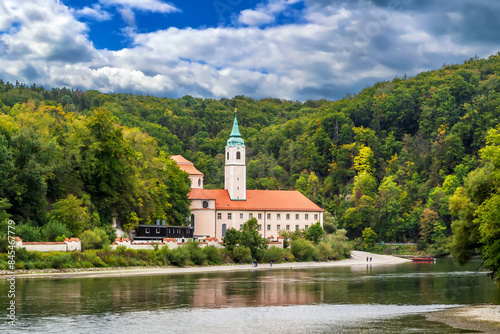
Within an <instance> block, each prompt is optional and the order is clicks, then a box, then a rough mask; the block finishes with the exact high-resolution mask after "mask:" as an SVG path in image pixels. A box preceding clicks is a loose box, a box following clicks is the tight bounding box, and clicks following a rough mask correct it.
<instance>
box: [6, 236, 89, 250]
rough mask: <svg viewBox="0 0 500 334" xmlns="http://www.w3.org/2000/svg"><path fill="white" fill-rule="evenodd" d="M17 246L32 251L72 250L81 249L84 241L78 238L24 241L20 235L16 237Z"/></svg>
mask: <svg viewBox="0 0 500 334" xmlns="http://www.w3.org/2000/svg"><path fill="white" fill-rule="evenodd" d="M15 240H16V247H17V248H25V249H26V250H27V251H30V252H35V251H36V252H52V251H54V252H71V251H81V250H82V243H81V241H80V239H78V238H66V239H64V241H59V242H57V241H55V242H23V240H22V239H21V238H19V237H15Z"/></svg>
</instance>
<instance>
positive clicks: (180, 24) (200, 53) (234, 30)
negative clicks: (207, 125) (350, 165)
mask: <svg viewBox="0 0 500 334" xmlns="http://www.w3.org/2000/svg"><path fill="white" fill-rule="evenodd" d="M498 17H500V3H499V2H497V1H490V0H455V1H434V0H346V1H337V0H261V1H259V0H257V1H251V0H183V1H177V0H172V1H162V0H90V1H81V0H80V1H78V0H59V1H58V0H23V1H18V0H3V1H2V3H1V4H0V61H1V64H2V66H0V78H1V79H3V80H4V81H11V82H15V81H16V80H18V81H19V82H23V83H26V84H31V83H36V84H37V85H43V86H44V87H47V88H50V87H62V86H65V87H71V88H75V89H76V88H78V89H82V90H89V89H97V90H99V91H102V92H106V93H110V92H125V93H137V94H150V95H155V96H166V97H180V96H184V95H192V96H197V97H207V98H221V97H229V98H230V97H233V96H235V95H246V96H250V97H254V98H263V97H277V98H282V99H289V100H301V101H304V100H308V99H321V98H325V99H330V100H334V99H338V98H342V97H344V96H345V95H346V94H347V93H356V92H359V91H360V90H361V89H363V88H364V87H366V86H369V85H372V84H374V83H376V82H378V81H383V80H390V79H392V78H394V77H396V76H399V77H401V76H403V75H405V74H406V75H410V76H411V75H415V74H417V73H419V72H421V71H426V70H432V69H437V68H440V67H441V66H442V64H445V63H446V64H451V63H462V62H463V61H464V60H466V59H469V58H471V57H474V56H475V55H478V56H479V57H488V56H489V55H491V54H495V53H497V52H498V51H500V20H498Z"/></svg>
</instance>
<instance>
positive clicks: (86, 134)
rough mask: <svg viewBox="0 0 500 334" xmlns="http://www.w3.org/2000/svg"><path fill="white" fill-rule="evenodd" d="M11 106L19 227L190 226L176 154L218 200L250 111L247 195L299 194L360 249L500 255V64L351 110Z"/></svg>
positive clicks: (413, 86)
mask: <svg viewBox="0 0 500 334" xmlns="http://www.w3.org/2000/svg"><path fill="white" fill-rule="evenodd" d="M0 108H1V114H0V165H1V167H0V173H1V174H2V175H1V177H0V182H1V183H0V210H1V211H0V214H1V215H3V216H5V217H6V216H7V215H10V216H11V217H13V218H14V219H15V220H16V221H18V222H19V223H20V224H21V225H22V224H26V225H30V226H34V227H35V228H36V227H42V226H44V225H46V224H49V223H51V222H52V223H54V222H61V221H66V222H68V224H69V221H72V218H71V217H68V215H71V213H73V214H75V215H76V213H75V212H76V211H75V208H77V209H78V210H80V211H79V212H80V213H79V214H78V221H81V224H76V226H72V227H71V228H69V230H70V231H69V232H70V233H72V234H77V233H79V232H81V230H82V229H84V228H87V225H88V226H101V227H103V228H105V227H106V226H109V224H110V222H111V218H112V217H113V216H117V217H119V219H121V220H122V221H123V222H126V223H129V224H131V225H130V226H133V225H134V224H136V223H137V222H139V221H141V222H148V221H151V220H154V219H156V218H165V219H168V221H169V223H170V224H182V223H183V222H184V221H185V216H186V215H187V214H188V212H189V208H188V202H187V198H186V193H187V185H186V184H187V177H186V175H185V174H184V173H181V172H179V171H178V169H177V168H176V167H175V166H173V164H172V162H171V160H170V159H168V156H170V155H173V154H181V155H183V156H184V157H186V158H187V159H189V160H191V161H192V162H193V163H194V164H195V166H196V167H197V168H198V169H199V170H200V171H201V172H203V173H204V174H205V187H206V188H221V187H223V180H224V179H223V163H224V156H223V152H224V147H225V143H226V140H227V138H228V137H229V133H230V131H231V122H232V120H233V117H234V109H235V108H237V109H238V114H237V115H238V122H239V124H240V131H241V133H242V136H243V138H244V140H245V144H246V146H247V174H248V185H247V186H248V189H279V188H283V189H297V190H299V191H301V192H302V193H304V194H305V195H306V196H308V197H309V198H310V199H312V200H313V201H315V202H316V203H318V204H319V205H320V206H322V207H323V208H325V209H326V210H327V211H328V212H329V213H330V215H328V217H327V219H326V220H327V224H326V227H327V230H328V229H330V230H334V229H335V227H337V226H338V227H339V228H345V229H346V230H347V233H348V236H349V238H350V239H356V238H361V237H362V236H363V233H365V236H367V235H368V234H370V235H371V237H372V238H375V239H376V240H378V241H384V242H391V241H392V242H394V241H397V242H417V243H419V245H420V246H421V248H430V249H432V250H433V251H434V252H435V253H440V252H441V253H446V252H448V251H449V246H453V247H455V252H456V253H457V254H461V258H463V259H464V261H465V259H467V258H468V256H470V254H471V252H472V251H473V250H474V249H476V248H478V247H480V246H483V245H486V244H490V245H491V247H494V246H493V244H495V243H497V246H496V247H497V248H498V250H500V241H498V240H500V238H499V236H500V224H499V222H498V220H499V218H498V217H500V214H499V213H498V212H497V214H495V212H496V211H498V210H500V209H498V208H500V202H499V203H497V202H495V201H499V199H498V198H497V197H495V196H497V195H496V194H497V190H498V185H499V179H498V177H500V174H499V168H500V158H499V155H500V153H499V149H498V146H499V145H500V139H499V137H500V134H499V133H500V132H499V131H500V128H498V125H499V124H500V54H497V55H494V56H491V57H489V58H488V59H477V58H475V59H470V60H468V61H465V62H464V63H463V64H461V65H444V66H443V67H442V68H441V69H439V70H435V71H429V72H424V73H421V74H419V75H417V76H415V77H412V78H408V77H406V76H404V77H402V78H395V79H393V80H392V81H389V82H379V83H377V84H375V85H373V86H372V87H368V88H366V89H364V90H362V91H361V92H360V93H359V94H356V95H353V96H350V95H349V96H346V97H345V98H344V99H342V100H338V101H327V100H320V101H311V100H309V101H306V102H299V101H284V100H280V99H274V98H264V99H261V100H254V99H251V98H248V97H245V96H235V97H234V98H232V99H220V100H215V99H202V98H194V97H191V96H184V97H182V98H179V99H169V98H158V97H153V96H140V95H133V94H102V93H99V92H97V91H87V92H82V91H79V90H72V89H66V88H62V89H52V90H46V89H44V88H43V87H39V86H36V85H35V84H33V85H32V86H29V85H28V86H27V85H24V84H19V83H15V84H10V83H4V82H0ZM496 204H498V205H496ZM488 210H490V211H488ZM491 210H493V211H491ZM495 210H496V211H495ZM73 220H74V219H73ZM483 224H484V225H483ZM452 226H454V227H453V228H452ZM483 226H486V227H484V228H483ZM453 230H455V232H456V233H455V243H454V244H453V245H452V243H451V241H452V237H453V234H454V233H453ZM459 241H460V242H459ZM464 245H465V246H464ZM497 254H500V251H498V252H497ZM496 261H500V258H498V259H496ZM499 263H500V262H499Z"/></svg>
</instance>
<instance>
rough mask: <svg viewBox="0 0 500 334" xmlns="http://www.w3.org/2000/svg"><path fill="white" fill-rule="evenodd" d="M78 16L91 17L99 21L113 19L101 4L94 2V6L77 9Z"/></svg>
mask: <svg viewBox="0 0 500 334" xmlns="http://www.w3.org/2000/svg"><path fill="white" fill-rule="evenodd" d="M75 14H76V15H77V16H85V17H91V18H93V19H95V20H97V21H108V20H111V15H110V14H109V13H108V12H107V11H105V10H104V9H103V8H102V7H101V6H100V5H99V4H93V5H92V7H87V6H85V7H83V8H82V9H78V10H75Z"/></svg>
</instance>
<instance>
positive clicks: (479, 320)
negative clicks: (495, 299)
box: [426, 305, 500, 334]
mask: <svg viewBox="0 0 500 334" xmlns="http://www.w3.org/2000/svg"><path fill="white" fill-rule="evenodd" d="M426 318H427V320H429V321H437V322H442V323H445V324H447V325H449V326H451V327H454V328H458V329H464V330H473V331H480V332H481V333H485V334H494V333H496V334H498V333H500V306H499V305H472V306H463V307H457V308H451V309H447V310H443V311H438V312H432V313H428V314H426Z"/></svg>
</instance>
